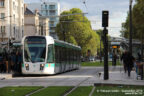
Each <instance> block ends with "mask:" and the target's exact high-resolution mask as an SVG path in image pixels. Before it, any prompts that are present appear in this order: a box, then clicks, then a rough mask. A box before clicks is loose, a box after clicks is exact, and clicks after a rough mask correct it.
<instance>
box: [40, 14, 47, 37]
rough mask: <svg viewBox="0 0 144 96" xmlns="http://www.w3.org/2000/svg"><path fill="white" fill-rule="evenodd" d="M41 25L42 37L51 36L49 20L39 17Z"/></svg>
mask: <svg viewBox="0 0 144 96" xmlns="http://www.w3.org/2000/svg"><path fill="white" fill-rule="evenodd" d="M39 25H40V35H41V36H49V27H48V26H49V19H48V18H45V17H42V16H40V17H39Z"/></svg>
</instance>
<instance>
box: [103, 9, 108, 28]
mask: <svg viewBox="0 0 144 96" xmlns="http://www.w3.org/2000/svg"><path fill="white" fill-rule="evenodd" d="M108 18H109V11H102V27H108Z"/></svg>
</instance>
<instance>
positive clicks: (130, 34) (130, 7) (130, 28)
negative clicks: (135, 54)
mask: <svg viewBox="0 0 144 96" xmlns="http://www.w3.org/2000/svg"><path fill="white" fill-rule="evenodd" d="M132 2H133V0H130V4H129V14H130V18H129V52H130V53H131V54H132V34H133V32H132Z"/></svg>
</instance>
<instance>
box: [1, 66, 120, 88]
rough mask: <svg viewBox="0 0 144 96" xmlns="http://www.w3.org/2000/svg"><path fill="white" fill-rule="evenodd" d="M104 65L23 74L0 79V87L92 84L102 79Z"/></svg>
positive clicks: (118, 69)
mask: <svg viewBox="0 0 144 96" xmlns="http://www.w3.org/2000/svg"><path fill="white" fill-rule="evenodd" d="M109 70H110V71H122V68H121V67H116V68H113V67H111V68H109ZM100 72H103V67H81V68H80V69H79V70H73V71H70V72H66V73H62V74H57V75H53V76H27V77H26V76H21V77H14V78H12V79H4V80H0V87H4V86H46V87H47V86H77V85H81V86H90V85H93V84H94V83H95V82H96V81H100V80H101V79H102V78H103V76H102V75H101V76H99V73H100Z"/></svg>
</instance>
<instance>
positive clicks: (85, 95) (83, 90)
mask: <svg viewBox="0 0 144 96" xmlns="http://www.w3.org/2000/svg"><path fill="white" fill-rule="evenodd" d="M92 88H93V87H92V86H88V87H86V86H81V87H78V88H77V89H76V90H74V91H73V92H72V93H71V94H69V95H68V96H89V94H90V92H91V90H92Z"/></svg>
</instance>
